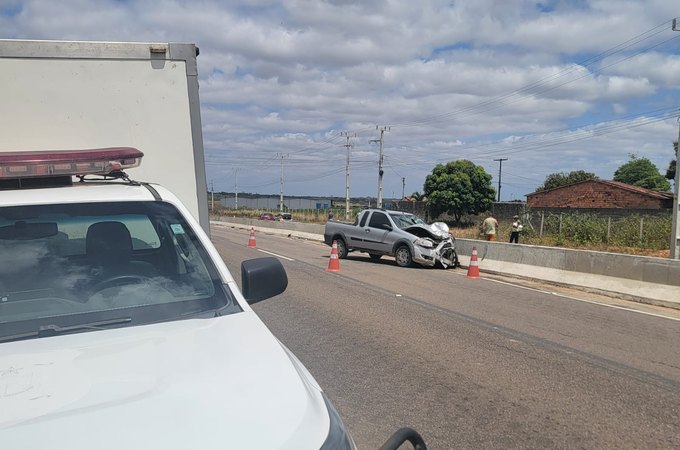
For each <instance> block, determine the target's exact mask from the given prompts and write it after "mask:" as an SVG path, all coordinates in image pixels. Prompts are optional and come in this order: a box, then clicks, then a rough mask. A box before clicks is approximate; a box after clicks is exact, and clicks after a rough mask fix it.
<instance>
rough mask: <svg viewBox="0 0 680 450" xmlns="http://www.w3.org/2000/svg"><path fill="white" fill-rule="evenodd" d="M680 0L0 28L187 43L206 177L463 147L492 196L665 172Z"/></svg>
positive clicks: (329, 175)
mask: <svg viewBox="0 0 680 450" xmlns="http://www.w3.org/2000/svg"><path fill="white" fill-rule="evenodd" d="M676 15H677V16H680V9H678V8H677V5H676V7H673V2H668V1H667V0H648V1H645V0H636V1H633V0H598V1H542V2H537V1H522V0H510V1H500V0H496V1H492V0H476V1H474V2H464V1H453V2H452V1H423V2H412V1H407V0H400V1H397V0H393V1H388V0H366V1H361V2H359V1H357V2H352V1H345V0H328V1H305V0H292V1H287V2H278V1H269V0H253V1H218V0H200V1H196V0H194V1H184V0H174V1H151V0H125V1H116V0H62V1H60V2H54V1H51V0H26V1H19V0H0V37H1V38H11V39H60V40H61V39H63V40H112V41H168V42H170V41H173V42H191V43H195V44H197V45H198V46H199V47H200V49H201V55H200V56H199V74H200V86H201V91H200V95H201V104H202V120H203V125H204V130H203V132H204V141H205V147H206V165H207V167H206V170H207V176H208V179H209V180H212V181H213V183H214V186H215V189H216V190H225V191H233V190H234V189H235V187H236V185H237V183H236V179H235V177H234V174H235V172H236V171H238V190H239V191H240V192H258V193H273V194H278V192H279V188H280V185H279V179H280V170H281V161H282V159H281V157H280V156H281V155H285V157H284V158H283V170H284V193H285V194H289V195H310V196H317V195H334V196H338V197H344V190H345V156H346V155H345V147H344V146H343V145H344V144H345V143H346V139H345V137H343V136H342V135H341V133H342V132H349V133H350V134H351V135H355V134H356V137H353V138H352V140H351V142H352V145H353V147H352V151H351V154H350V161H351V162H350V187H351V194H352V195H353V196H375V195H376V194H377V182H378V181H377V179H378V173H377V172H378V146H377V145H376V144H374V143H370V142H369V141H370V140H373V139H376V138H377V137H378V136H379V133H378V132H377V131H376V126H381V127H382V126H390V127H391V128H390V131H389V132H388V133H386V134H385V141H384V151H385V177H384V194H385V196H386V197H392V196H394V197H400V196H401V193H402V178H404V179H405V181H406V187H405V189H404V190H405V193H406V194H410V193H411V192H413V191H422V186H423V182H424V179H425V176H426V175H427V174H428V173H429V172H430V171H431V170H432V168H433V167H434V165H436V164H437V163H444V162H447V161H451V160H455V159H461V158H465V159H470V160H472V161H473V162H474V163H476V164H480V165H482V166H483V167H484V168H485V169H486V170H487V171H488V172H489V173H490V174H492V175H493V177H494V185H495V184H496V183H497V176H498V162H495V161H494V159H498V158H508V160H507V161H504V162H503V177H502V181H503V186H502V197H503V199H504V200H511V199H523V198H524V195H525V194H527V193H530V192H533V191H534V189H535V188H536V187H537V186H539V185H540V184H541V183H542V182H543V181H544V179H545V177H546V176H547V175H548V174H550V173H553V172H568V171H571V170H587V171H592V172H595V173H596V175H598V176H599V177H601V178H605V179H611V177H612V176H613V173H614V171H615V170H616V168H617V167H619V166H620V165H622V164H623V163H625V162H626V161H627V160H628V155H629V154H631V153H635V154H637V155H639V156H644V157H647V158H649V159H650V160H652V161H653V162H654V163H655V164H656V165H657V166H658V168H659V169H660V171H662V172H665V169H666V167H667V166H668V163H669V161H670V160H671V159H672V158H673V147H672V141H673V140H676V139H677V138H678V123H677V114H678V110H679V108H680V95H678V94H679V90H680V76H679V75H678V74H680V32H679V31H672V30H671V21H672V19H673V18H674V17H675V16H676Z"/></svg>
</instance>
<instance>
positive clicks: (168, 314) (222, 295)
mask: <svg viewBox="0 0 680 450" xmlns="http://www.w3.org/2000/svg"><path fill="white" fill-rule="evenodd" d="M213 311H219V314H229V313H233V312H238V311H241V309H240V307H239V306H238V304H237V303H236V302H235V301H234V299H233V298H232V297H231V294H230V292H229V291H228V289H226V288H225V287H224V286H223V285H222V282H221V279H220V276H219V274H218V272H217V270H216V268H215V267H214V265H213V263H212V261H211V259H210V257H209V256H208V254H207V252H206V250H205V249H204V247H203V246H202V245H201V243H200V241H199V240H198V238H197V237H196V235H195V234H194V232H193V230H192V229H191V227H190V226H189V225H188V224H187V222H186V221H185V220H184V218H183V217H182V215H181V214H180V213H179V212H178V211H177V209H176V208H175V207H174V206H172V205H170V204H168V203H164V202H110V203H83V204H50V205H31V206H12V207H2V208H0V341H1V340H7V336H10V337H11V336H21V335H30V336H31V337H33V335H32V333H34V332H36V330H43V329H45V330H52V331H54V330H78V331H88V330H90V329H98V327H87V326H83V327H79V326H78V325H79V324H92V323H98V324H100V323H112V324H114V326H130V325H139V324H144V323H151V322H157V321H165V320H173V319H177V318H182V317H188V316H195V315H196V314H201V313H205V312H213ZM213 315H214V313H213ZM121 317H124V318H125V320H120V318H121ZM3 336H4V337H5V339H3ZM35 336H36V337H38V336H40V334H39V333H36V334H35Z"/></svg>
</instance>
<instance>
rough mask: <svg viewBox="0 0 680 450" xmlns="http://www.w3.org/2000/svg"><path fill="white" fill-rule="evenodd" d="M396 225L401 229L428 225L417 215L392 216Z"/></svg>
mask: <svg viewBox="0 0 680 450" xmlns="http://www.w3.org/2000/svg"><path fill="white" fill-rule="evenodd" d="M390 217H392V220H393V221H394V224H395V225H396V226H398V227H399V228H408V227H410V226H413V225H427V223H426V222H425V221H424V220H423V219H421V218H420V217H418V216H416V215H415V214H390Z"/></svg>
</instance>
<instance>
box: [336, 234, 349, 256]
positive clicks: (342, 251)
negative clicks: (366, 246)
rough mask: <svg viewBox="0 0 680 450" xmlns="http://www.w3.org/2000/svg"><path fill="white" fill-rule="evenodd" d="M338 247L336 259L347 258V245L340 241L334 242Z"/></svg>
mask: <svg viewBox="0 0 680 450" xmlns="http://www.w3.org/2000/svg"><path fill="white" fill-rule="evenodd" d="M335 242H336V244H337V246H338V259H345V258H346V257H347V244H345V241H343V240H342V239H336V240H335Z"/></svg>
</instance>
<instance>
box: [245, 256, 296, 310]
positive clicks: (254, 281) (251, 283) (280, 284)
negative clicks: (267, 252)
mask: <svg viewBox="0 0 680 450" xmlns="http://www.w3.org/2000/svg"><path fill="white" fill-rule="evenodd" d="M286 287H288V276H287V275H286V269H284V268H283V265H282V264H281V262H280V261H279V260H278V259H276V258H272V257H268V258H257V259H249V260H247V261H243V262H242V263H241V292H242V293H243V297H244V298H245V299H246V300H247V301H248V303H250V304H253V303H257V302H259V301H261V300H265V299H267V298H270V297H274V296H275V295H279V294H280V293H282V292H283V291H285V290H286Z"/></svg>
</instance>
